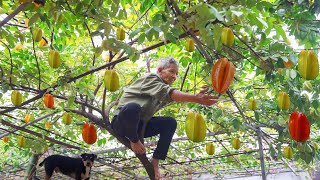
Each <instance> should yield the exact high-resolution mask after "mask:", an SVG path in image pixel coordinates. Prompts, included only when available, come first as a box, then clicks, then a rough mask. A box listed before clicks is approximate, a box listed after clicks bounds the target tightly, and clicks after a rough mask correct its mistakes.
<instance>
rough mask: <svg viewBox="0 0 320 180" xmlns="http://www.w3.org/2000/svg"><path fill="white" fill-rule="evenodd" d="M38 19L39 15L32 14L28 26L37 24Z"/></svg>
mask: <svg viewBox="0 0 320 180" xmlns="http://www.w3.org/2000/svg"><path fill="white" fill-rule="evenodd" d="M38 19H39V13H36V14H34V15H33V16H32V17H31V18H30V19H29V23H28V26H32V25H33V24H34V23H35V22H37V21H38Z"/></svg>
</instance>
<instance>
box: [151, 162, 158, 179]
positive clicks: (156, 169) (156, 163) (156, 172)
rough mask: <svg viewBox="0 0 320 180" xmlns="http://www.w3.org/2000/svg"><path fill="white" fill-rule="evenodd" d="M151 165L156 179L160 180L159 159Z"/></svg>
mask: <svg viewBox="0 0 320 180" xmlns="http://www.w3.org/2000/svg"><path fill="white" fill-rule="evenodd" d="M151 164H152V165H153V170H154V176H155V179H156V180H159V179H160V169H159V159H152V161H151Z"/></svg>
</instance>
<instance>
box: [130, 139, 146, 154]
mask: <svg viewBox="0 0 320 180" xmlns="http://www.w3.org/2000/svg"><path fill="white" fill-rule="evenodd" d="M130 146H131V149H132V151H133V152H134V153H136V154H144V153H146V148H145V147H144V145H143V144H142V143H141V141H140V140H139V141H138V142H136V143H133V142H131V141H130Z"/></svg>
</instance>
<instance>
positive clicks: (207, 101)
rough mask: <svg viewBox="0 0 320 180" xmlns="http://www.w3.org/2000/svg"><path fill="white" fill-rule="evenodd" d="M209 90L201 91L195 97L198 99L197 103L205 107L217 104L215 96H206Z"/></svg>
mask: <svg viewBox="0 0 320 180" xmlns="http://www.w3.org/2000/svg"><path fill="white" fill-rule="evenodd" d="M208 90H209V88H205V89H202V90H201V91H200V92H199V93H198V94H197V95H196V96H197V97H198V103H199V104H202V105H205V106H211V105H213V104H214V103H217V102H218V98H219V97H217V96H210V95H208V94H206V92H208Z"/></svg>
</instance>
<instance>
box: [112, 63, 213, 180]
mask: <svg viewBox="0 0 320 180" xmlns="http://www.w3.org/2000/svg"><path fill="white" fill-rule="evenodd" d="M178 71H179V63H178V62H177V60H176V59H174V58H172V57H165V58H162V59H160V60H159V64H158V67H157V73H156V74H155V73H150V74H147V75H145V76H143V77H140V78H138V79H137V80H136V81H135V82H134V83H132V84H131V85H130V87H128V88H126V89H125V90H124V93H123V95H122V97H121V98H120V101H119V105H118V107H119V108H118V109H117V110H116V112H115V116H114V117H113V120H112V123H111V125H112V128H113V129H114V130H115V132H116V133H118V134H120V135H122V136H125V137H127V138H128V139H129V141H130V145H131V149H132V151H133V152H135V153H136V154H144V153H145V152H146V149H145V147H144V145H143V143H142V142H141V141H142V140H143V138H144V137H145V138H146V137H151V136H155V135H158V134H160V138H159V141H158V144H157V148H156V149H155V151H154V153H153V158H152V161H151V163H152V164H153V167H154V173H155V179H159V178H160V170H159V160H160V159H161V160H165V158H166V156H167V153H168V150H169V146H170V143H171V140H172V137H173V135H174V133H175V130H176V127H177V122H176V120H175V119H174V118H172V117H164V116H154V114H155V113H156V112H157V111H158V110H159V109H160V108H162V107H164V106H165V105H166V104H168V103H170V102H195V103H199V104H202V105H205V106H211V105H212V104H214V103H216V102H217V97H215V96H210V95H207V94H205V93H206V92H207V91H208V89H204V90H202V91H200V93H198V94H197V95H193V94H186V93H184V92H181V91H179V90H176V89H175V88H172V87H170V85H171V84H172V83H173V82H174V81H175V80H176V79H177V75H178Z"/></svg>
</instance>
